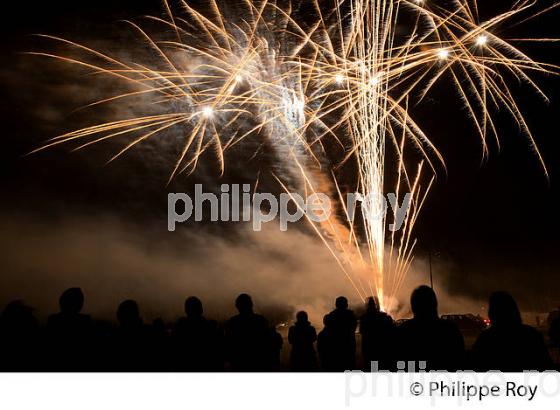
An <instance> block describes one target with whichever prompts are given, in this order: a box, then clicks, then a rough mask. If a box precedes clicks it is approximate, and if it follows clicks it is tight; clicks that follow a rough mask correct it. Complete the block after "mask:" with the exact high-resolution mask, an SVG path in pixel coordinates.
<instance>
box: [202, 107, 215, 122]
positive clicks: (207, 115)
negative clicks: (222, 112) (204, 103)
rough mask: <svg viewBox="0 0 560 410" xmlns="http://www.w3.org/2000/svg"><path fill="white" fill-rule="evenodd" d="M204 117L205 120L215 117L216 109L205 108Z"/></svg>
mask: <svg viewBox="0 0 560 410" xmlns="http://www.w3.org/2000/svg"><path fill="white" fill-rule="evenodd" d="M202 115H203V116H204V118H209V119H210V118H212V117H213V116H214V109H213V108H212V107H204V108H203V109H202Z"/></svg>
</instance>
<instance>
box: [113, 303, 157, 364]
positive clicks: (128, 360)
mask: <svg viewBox="0 0 560 410" xmlns="http://www.w3.org/2000/svg"><path fill="white" fill-rule="evenodd" d="M117 320H118V323H119V327H118V329H117V330H116V332H115V338H114V344H113V348H114V351H113V360H114V366H115V367H116V370H118V371H148V370H152V369H153V367H154V366H155V363H154V360H153V359H154V357H155V355H154V350H153V348H154V338H153V332H152V329H151V328H150V326H146V325H145V324H144V321H143V320H142V317H141V316H140V309H139V307H138V303H136V301H134V300H125V301H124V302H122V303H121V304H120V305H119V307H118V309H117Z"/></svg>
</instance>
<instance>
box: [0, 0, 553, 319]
mask: <svg viewBox="0 0 560 410" xmlns="http://www.w3.org/2000/svg"><path fill="white" fill-rule="evenodd" d="M10 3H12V4H11V6H10V7H11V9H10V10H9V11H8V10H6V9H4V10H3V11H4V12H3V15H4V18H3V23H2V26H1V27H0V30H1V32H2V36H1V47H2V51H1V53H2V59H1V61H0V64H1V66H0V82H2V83H3V86H2V87H1V92H2V102H3V103H2V128H1V129H2V139H3V143H2V149H1V155H2V158H1V162H0V166H1V173H0V181H1V184H2V192H1V198H0V200H1V205H0V206H1V209H2V212H3V213H4V214H5V215H6V217H8V218H9V217H11V215H17V217H18V218H21V217H22V216H23V218H29V220H35V218H38V219H40V220H43V221H44V220H51V221H57V220H60V221H61V223H62V221H64V220H65V219H66V218H67V216H68V214H72V215H75V214H79V215H81V216H83V215H86V216H91V217H92V218H96V217H98V216H99V215H107V214H110V215H116V218H117V219H123V220H128V219H130V220H132V221H133V223H135V224H139V225H142V226H144V227H147V226H151V225H155V226H158V228H156V230H161V228H162V225H161V224H160V223H159V222H157V221H159V220H160V219H161V218H162V217H164V216H165V210H166V208H165V200H166V197H165V195H166V192H167V191H168V190H172V189H174V188H177V190H180V188H181V187H184V186H185V185H189V184H191V183H192V181H185V180H184V179H181V180H180V181H178V182H176V183H175V184H176V185H174V186H172V187H171V188H166V187H165V178H166V176H167V174H166V172H167V170H163V169H161V167H160V166H156V167H154V166H153V164H148V163H146V162H145V161H144V160H143V157H142V156H141V155H135V154H132V155H130V156H128V157H127V158H125V159H123V160H122V161H119V162H118V163H115V164H113V165H111V166H109V167H103V166H102V164H103V162H104V159H106V158H107V150H106V149H105V148H94V149H92V150H90V151H88V152H82V153H77V154H76V153H73V154H69V153H68V150H67V149H56V150H53V151H50V152H47V153H44V154H41V155H37V156H32V157H25V158H22V154H25V153H26V152H28V151H29V150H30V149H32V148H33V147H35V146H37V144H39V143H40V141H43V140H44V139H46V138H49V137H52V136H53V135H56V134H57V133H59V132H60V131H61V130H62V131H64V130H69V129H72V128H73V126H72V124H71V122H72V121H75V117H74V116H73V115H71V111H72V109H74V108H76V107H75V106H72V101H61V100H60V99H56V98H54V99H53V98H52V96H50V95H49V93H50V91H52V90H53V89H56V88H59V89H65V87H67V86H68V85H69V84H68V81H69V79H70V80H71V79H72V76H71V75H68V76H66V75H65V76H63V77H57V75H56V74H55V72H56V71H55V69H54V67H53V66H52V65H50V63H48V62H45V61H44V60H40V59H36V58H33V57H29V56H22V55H21V54H19V53H20V52H22V51H27V50H35V49H37V48H40V47H42V49H44V45H40V46H39V45H38V44H39V43H38V40H37V39H36V38H34V37H30V36H29V34H33V33H50V34H57V35H63V36H69V37H71V38H86V39H95V38H96V37H101V38H109V39H110V38H111V36H113V35H114V34H112V33H113V27H115V24H117V26H118V23H115V22H116V21H118V20H120V19H124V18H134V17H135V16H138V15H142V14H154V15H158V14H160V13H161V11H160V3H159V2H158V1H157V0H155V1H147V0H146V1H137V0H126V1H114V0H113V1H109V0H95V1H93V0H81V1H79V2H78V1H74V2H64V1H54V2H53V1H51V2H47V1H34V0H30V1H26V2H10ZM500 3H507V2H500V1H496V2H493V4H496V5H499V4H500ZM542 3H543V4H544V3H547V2H546V1H543V2H542ZM5 7H6V6H3V8H5ZM558 21H560V10H556V11H553V12H551V13H549V14H547V15H546V16H542V17H540V18H538V19H536V20H533V21H531V22H528V23H527V24H525V25H524V26H523V27H522V28H514V29H512V30H511V31H508V32H507V35H508V36H511V37H522V36H531V37H560V29H559V28H558ZM523 50H527V52H528V54H529V55H530V56H532V57H535V58H536V59H541V60H545V61H546V62H549V63H556V64H560V43H556V44H554V43H548V44H544V45H543V44H534V43H533V44H531V43H529V44H526V45H524V47H523ZM536 79H537V81H538V83H539V84H540V85H542V87H543V89H544V90H545V91H546V92H547V94H548V96H549V97H550V103H549V104H548V105H547V104H545V103H543V102H542V101H541V100H539V98H538V97H537V96H535V95H532V94H531V93H528V92H527V88H525V87H517V86H514V90H515V92H516V96H518V98H519V101H520V106H521V107H522V109H523V111H524V112H525V113H526V118H527V122H528V124H529V126H530V127H531V129H532V131H533V133H534V136H535V139H536V141H537V143H538V146H539V148H540V150H541V152H542V153H543V156H544V159H545V162H546V165H547V167H548V171H549V175H550V178H549V180H547V179H546V178H545V176H544V173H543V171H542V169H541V168H540V165H539V163H538V161H537V159H536V157H535V156H534V155H533V153H532V152H531V148H530V146H529V144H528V141H527V140H526V139H525V138H524V137H523V136H522V135H520V133H519V131H518V130H517V128H516V127H515V126H514V125H513V124H512V123H511V121H509V119H508V118H507V116H506V115H504V114H503V113H502V114H497V117H496V118H497V125H498V128H499V131H500V134H501V136H502V139H501V143H502V146H501V150H499V151H498V149H497V147H496V146H495V144H494V145H492V144H491V146H490V158H489V159H488V160H486V161H484V162H481V145H480V143H479V142H478V137H477V136H476V134H475V132H474V129H473V127H472V126H471V125H470V124H469V123H468V121H466V120H465V115H464V114H465V113H464V110H463V109H462V108H461V106H460V104H459V103H458V102H455V103H454V102H453V101H454V98H449V87H448V86H446V85H442V86H438V87H436V90H435V92H434V93H433V94H432V96H431V98H430V99H429V100H428V101H427V102H426V103H424V104H423V105H422V106H421V107H419V108H417V109H416V112H417V118H418V122H419V123H420V124H421V125H422V126H423V127H424V128H425V130H426V131H427V134H428V135H430V136H431V137H432V138H433V141H434V142H435V144H436V145H437V146H438V147H439V148H440V149H441V151H442V152H443V154H444V157H445V158H446V161H447V174H445V173H444V172H440V174H439V177H438V180H437V183H436V185H435V187H434V189H433V192H432V194H431V196H430V198H429V200H428V202H427V204H426V206H425V208H424V210H423V212H422V216H421V218H420V220H419V222H418V226H417V230H416V237H417V238H418V241H419V245H418V251H417V253H418V255H419V257H420V258H423V257H425V255H426V254H427V252H428V250H431V251H432V252H433V253H434V254H435V267H436V272H435V275H436V284H437V285H438V286H442V287H445V288H447V289H448V290H449V291H450V292H451V293H452V294H458V295H467V296H471V295H473V296H476V297H485V295H486V294H487V292H488V291H489V290H491V289H495V288H498V287H500V288H505V289H510V290H512V291H514V292H515V294H516V296H518V297H519V299H520V300H521V301H522V302H523V303H524V305H525V306H526V307H527V308H534V309H542V310H545V309H549V308H550V307H551V306H552V305H553V304H557V303H560V292H559V290H560V275H559V272H558V245H559V244H560V239H559V233H560V231H559V228H560V226H559V221H560V219H559V217H558V210H559V205H560V195H559V194H560V160H559V157H558V154H559V149H560V142H559V138H558V137H559V136H558V129H557V124H558V121H559V117H560V80H559V79H557V78H546V77H544V76H537V77H536ZM55 104H61V105H60V106H55ZM50 110H52V111H53V112H57V113H58V114H56V115H55V114H49V113H50ZM77 115H78V118H80V117H79V115H80V114H77ZM48 118H51V119H52V121H50V122H49V121H43V120H45V119H48ZM156 165H157V164H156ZM260 165H261V164H258V163H257V164H255V163H254V162H253V163H248V165H247V167H248V168H250V169H251V172H247V173H246V174H244V175H245V177H248V176H249V177H250V176H251V175H254V174H255V172H257V171H258V169H260V168H261V166H260ZM205 172H207V173H208V174H209V175H211V174H212V172H213V170H212V168H211V167H210V169H208V170H204V169H203V170H202V173H203V174H204V173H205ZM199 177H200V174H199ZM203 177H206V175H203ZM226 178H227V177H226ZM249 179H250V178H249ZM164 227H165V226H164V225H163V228H164ZM213 229H216V228H213ZM2 232H4V234H3V235H13V232H11V231H10V232H9V231H8V230H2ZM159 233H161V232H159ZM159 233H157V234H156V235H158V234H159ZM1 234H2V233H1V232H0V235H1ZM146 234H147V235H151V234H153V232H151V231H149V229H148V228H146ZM158 237H159V236H158ZM4 239H7V240H9V239H10V238H4ZM21 252H25V249H21ZM4 258H8V255H4ZM443 266H445V274H444V275H443V274H442V276H443V277H438V269H437V268H439V267H441V269H443Z"/></svg>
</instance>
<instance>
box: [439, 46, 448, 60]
mask: <svg viewBox="0 0 560 410" xmlns="http://www.w3.org/2000/svg"><path fill="white" fill-rule="evenodd" d="M437 56H438V58H439V59H440V60H447V57H449V50H448V49H446V48H440V49H439V50H438V51H437Z"/></svg>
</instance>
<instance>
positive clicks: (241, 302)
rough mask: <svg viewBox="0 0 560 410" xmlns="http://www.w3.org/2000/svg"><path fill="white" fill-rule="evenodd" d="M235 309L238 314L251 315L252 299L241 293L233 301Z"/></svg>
mask: <svg viewBox="0 0 560 410" xmlns="http://www.w3.org/2000/svg"><path fill="white" fill-rule="evenodd" d="M235 307H236V308H237V310H238V311H239V313H252V312H253V299H251V296H249V295H248V294H246V293H242V294H241V295H239V296H238V297H237V299H235Z"/></svg>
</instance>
